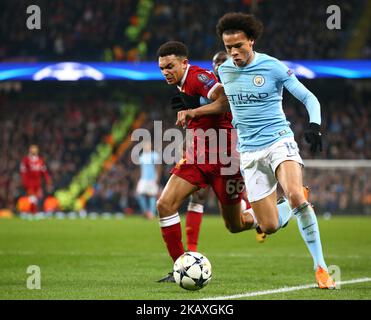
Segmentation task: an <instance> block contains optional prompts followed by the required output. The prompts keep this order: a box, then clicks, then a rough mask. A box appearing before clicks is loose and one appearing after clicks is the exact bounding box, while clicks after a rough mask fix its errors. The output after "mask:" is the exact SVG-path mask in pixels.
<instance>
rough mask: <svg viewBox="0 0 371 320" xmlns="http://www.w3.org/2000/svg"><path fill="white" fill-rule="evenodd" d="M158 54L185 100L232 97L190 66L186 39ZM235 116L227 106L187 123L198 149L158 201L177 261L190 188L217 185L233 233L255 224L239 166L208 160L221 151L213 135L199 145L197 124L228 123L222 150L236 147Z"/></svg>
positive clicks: (169, 80) (218, 101) (219, 101)
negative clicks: (244, 202) (226, 167)
mask: <svg viewBox="0 0 371 320" xmlns="http://www.w3.org/2000/svg"><path fill="white" fill-rule="evenodd" d="M157 56H158V62H159V67H160V69H161V72H162V74H163V75H164V77H165V79H166V82H167V83H168V84H170V85H177V86H178V89H179V91H180V98H182V99H183V101H184V100H185V99H193V100H194V99H195V98H196V99H198V100H199V101H201V102H202V103H203V104H209V103H214V104H225V103H228V100H227V98H226V96H225V94H224V90H223V87H222V85H221V84H220V83H219V82H218V80H217V78H216V77H215V75H214V74H213V73H212V72H210V71H208V70H205V69H202V68H199V67H197V66H191V65H190V64H189V63H188V58H187V57H188V50H187V47H186V46H185V45H184V44H183V43H181V42H177V41H169V42H166V43H165V44H163V45H162V46H161V47H160V48H159V50H158V52H157ZM186 104H187V103H186ZM191 104H192V103H191ZM231 120H232V115H231V113H230V112H226V113H223V114H219V115H216V116H205V117H199V118H197V119H192V120H190V121H189V122H188V124H187V125H188V129H192V130H194V150H193V151H191V154H190V151H189V150H186V153H187V156H186V158H185V159H182V160H181V161H180V162H179V163H178V164H177V165H176V166H175V167H174V168H173V169H172V171H171V173H172V175H171V177H170V179H169V180H168V182H167V184H166V186H165V188H164V190H163V192H162V194H161V196H160V198H159V200H158V201H157V210H158V213H159V223H160V227H161V232H162V236H163V239H164V241H165V243H166V246H167V249H168V252H169V255H170V256H171V258H172V259H173V261H175V260H176V259H177V258H178V257H179V256H181V255H182V254H183V253H184V252H185V251H184V247H183V243H182V232H181V225H180V217H179V214H178V209H179V207H180V205H181V204H182V202H183V201H184V200H185V199H186V198H187V197H188V196H189V195H190V194H192V193H193V192H195V191H197V190H199V189H200V188H205V187H206V186H208V185H210V186H211V187H212V188H213V190H214V192H215V194H216V196H217V198H218V200H219V207H220V210H221V213H222V216H223V218H224V221H225V224H226V227H227V228H228V229H229V230H230V231H231V232H232V233H236V232H241V231H244V230H249V229H255V228H256V227H257V223H256V219H255V216H254V214H253V212H251V211H250V212H247V211H245V212H242V209H241V199H242V193H243V191H244V184H243V178H242V176H241V174H240V172H239V170H238V169H237V170H236V172H235V173H234V174H231V175H222V174H221V171H222V168H223V165H222V164H221V162H220V159H218V162H217V163H216V164H212V163H209V162H208V159H209V155H210V154H211V153H212V152H216V153H217V152H218V150H209V148H208V146H210V145H211V144H210V141H209V144H207V143H205V141H203V142H204V143H205V148H203V149H201V148H200V149H198V147H199V146H201V145H203V143H202V142H201V141H199V139H205V134H204V135H200V133H199V130H196V129H201V131H202V132H205V131H206V130H208V129H215V130H216V132H218V130H219V129H225V132H227V137H228V139H227V140H228V141H229V146H228V149H229V150H221V152H225V151H226V152H227V153H228V152H229V154H231V152H232V153H233V152H234V150H235V146H232V145H231V141H232V140H233V139H232V128H233V127H232V125H231ZM200 153H204V155H205V160H206V162H205V163H199V162H197V161H196V162H192V161H190V160H191V159H192V158H194V157H196V158H197V156H198V155H199V154H200ZM232 159H233V157H232ZM237 162H238V159H237ZM237 168H238V166H237ZM160 281H161V282H173V279H172V274H169V275H167V276H166V277H165V278H163V279H161V280H160Z"/></svg>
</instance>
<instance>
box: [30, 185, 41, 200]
mask: <svg viewBox="0 0 371 320" xmlns="http://www.w3.org/2000/svg"><path fill="white" fill-rule="evenodd" d="M26 192H27V195H28V196H35V197H36V198H38V199H41V198H42V196H43V190H42V188H41V186H39V185H35V186H28V187H27V188H26Z"/></svg>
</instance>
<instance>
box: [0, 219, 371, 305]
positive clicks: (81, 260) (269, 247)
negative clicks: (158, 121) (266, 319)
mask: <svg viewBox="0 0 371 320" xmlns="http://www.w3.org/2000/svg"><path fill="white" fill-rule="evenodd" d="M319 224H320V229H321V238H322V244H323V249H324V253H325V259H326V262H327V264H328V265H337V266H339V267H340V270H341V279H342V281H347V280H353V279H359V278H366V277H371V232H370V231H371V217H333V218H332V219H330V220H324V219H322V218H319ZM182 225H183V228H184V220H183V221H182ZM183 235H184V232H183ZM199 251H200V252H201V253H203V254H204V255H206V256H207V257H208V258H209V260H210V261H211V264H212V267H213V279H212V281H211V283H210V284H209V285H208V286H207V287H205V288H204V289H202V290H200V291H197V292H191V291H186V290H183V289H181V288H180V287H178V286H177V285H175V284H171V283H157V282H156V280H158V279H159V278H161V277H162V276H164V275H165V274H166V273H167V272H169V271H170V270H171V268H172V262H171V260H170V258H169V257H168V255H167V251H166V249H165V245H164V243H163V241H162V238H161V234H160V230H159V226H158V223H157V221H146V220H144V219H142V218H141V217H135V216H134V217H125V218H123V219H122V220H115V219H112V220H103V219H98V220H89V219H86V220H41V221H24V220H20V219H18V218H15V219H10V220H5V219H3V220H0V299H124V300H126V299H130V300H136V299H156V300H162V299H168V300H169V299H182V300H186V299H202V298H212V297H216V296H228V295H235V294H242V293H248V292H256V291H263V290H271V289H272V290H274V289H277V288H282V287H292V286H300V285H306V284H311V283H314V272H313V265H312V259H311V257H310V255H309V253H308V251H307V248H306V246H305V244H304V242H303V240H302V239H301V237H300V234H299V232H298V229H297V224H296V221H291V222H290V223H289V225H288V227H287V228H286V229H283V230H280V231H279V232H278V233H277V234H275V235H272V236H270V237H269V238H268V240H267V241H266V242H265V243H263V244H259V243H257V242H256V241H255V231H249V232H242V233H240V234H230V233H228V232H227V230H226V229H225V227H224V225H223V221H222V219H221V218H220V217H218V216H205V217H204V220H203V223H202V227H201V235H200V242H199ZM30 265H37V266H39V267H40V269H41V289H40V290H30V289H27V286H26V283H27V277H28V276H29V274H27V272H26V270H27V267H28V266H30ZM243 299H247V298H243ZM248 299H371V282H361V283H355V284H348V285H343V286H342V287H341V289H340V290H332V291H323V290H319V289H317V288H310V289H305V290H300V291H291V292H286V293H274V294H268V295H263V296H255V297H250V298H248Z"/></svg>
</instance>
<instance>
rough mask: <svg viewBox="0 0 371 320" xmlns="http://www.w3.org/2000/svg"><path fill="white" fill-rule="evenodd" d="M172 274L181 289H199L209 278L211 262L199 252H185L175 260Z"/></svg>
mask: <svg viewBox="0 0 371 320" xmlns="http://www.w3.org/2000/svg"><path fill="white" fill-rule="evenodd" d="M173 274H174V279H175V282H176V283H177V284H179V285H180V286H181V287H182V288H183V289H187V290H192V291H194V290H200V289H201V288H203V287H205V286H206V285H207V284H208V283H209V282H210V280H211V264H210V261H209V260H208V259H207V258H206V257H205V256H204V255H202V254H201V253H198V252H186V253H184V254H182V255H181V256H180V257H179V258H178V259H177V260H176V261H175V263H174V268H173Z"/></svg>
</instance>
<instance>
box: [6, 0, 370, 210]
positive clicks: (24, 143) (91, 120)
mask: <svg viewBox="0 0 371 320" xmlns="http://www.w3.org/2000/svg"><path fill="white" fill-rule="evenodd" d="M30 4H31V3H30V2H29V1H27V0H17V1H10V0H9V1H1V2H0V37H1V39H2V41H1V42H0V62H18V61H19V62H27V61H29V62H32V61H61V60H74V61H147V60H155V59H156V56H155V54H156V51H157V48H158V47H159V46H160V45H161V44H162V43H164V42H165V41H168V40H180V41H183V42H185V43H186V44H187V45H188V46H189V50H190V59H191V62H192V61H194V60H208V61H210V59H211V57H212V56H213V54H214V53H215V52H217V51H219V50H220V49H222V45H221V42H220V40H219V39H218V38H217V36H216V34H215V26H216V23H217V21H218V19H219V18H220V17H221V16H222V15H223V14H224V13H226V12H230V11H243V12H250V13H254V14H255V15H256V16H257V17H259V18H260V19H261V20H262V22H263V23H264V33H263V36H262V38H261V39H260V40H259V41H258V42H257V44H256V47H255V48H256V50H257V51H261V52H265V53H267V54H270V55H272V56H275V57H276V58H278V59H282V60H290V59H303V60H304V59H347V58H360V59H362V58H363V59H367V58H371V46H370V43H371V41H370V40H371V38H370V37H371V33H370V32H368V31H369V29H368V27H369V26H370V21H368V20H367V19H366V20H365V14H364V13H365V12H368V11H367V10H369V9H370V8H369V7H370V5H371V3H370V2H369V1H366V0H337V1H336V4H337V5H338V6H339V7H340V9H341V30H330V29H328V28H327V26H326V22H327V19H328V17H329V14H328V13H327V12H326V9H327V7H328V6H329V5H332V4H334V3H333V1H331V0H324V1H318V2H314V1H312V0H303V1H296V0H286V1H277V0H225V1H214V2H213V3H212V5H210V1H206V0H199V1H191V0H179V1H171V0H140V1H134V0H105V1H101V0H90V1H81V0H73V1H72V0H53V1H47V0H35V1H33V2H32V4H36V5H39V6H40V8H41V22H42V28H41V30H28V29H27V28H26V27H25V20H26V19H27V14H26V10H25V8H26V7H27V6H28V5H30ZM7 84H9V83H5V84H3V83H2V84H0V209H1V208H10V209H11V210H16V203H17V200H18V199H19V197H20V196H21V195H23V194H24V190H23V189H22V186H21V179H20V174H19V166H20V161H21V159H22V157H23V156H24V155H25V154H26V153H27V149H28V147H29V145H30V144H37V145H38V146H39V148H40V153H41V156H42V157H43V158H44V159H45V161H46V164H47V167H48V169H49V172H50V175H51V178H52V187H53V191H56V190H60V189H61V188H66V187H68V186H69V184H70V183H71V180H72V178H73V177H74V176H75V175H76V174H77V173H78V172H79V171H80V170H81V168H83V167H84V166H85V165H86V164H87V163H88V162H89V159H90V156H91V154H92V152H93V151H94V150H95V148H96V145H97V144H98V143H99V142H100V141H102V140H103V139H105V137H106V135H107V134H108V133H109V131H110V129H111V127H112V125H113V124H114V123H115V121H116V120H117V119H118V118H119V113H120V112H119V108H120V106H121V105H122V104H123V103H124V104H125V102H126V101H127V99H126V98H124V97H123V93H125V94H126V96H128V97H129V98H135V100H136V105H137V106H138V110H140V111H143V112H145V113H146V114H147V120H146V122H145V123H144V124H143V127H145V128H148V129H149V130H152V129H153V128H152V126H153V121H155V120H162V121H163V128H164V130H165V129H166V128H170V127H174V122H175V112H174V111H173V110H171V109H170V107H169V105H168V101H169V98H170V96H169V88H167V86H166V85H165V83H161V82H156V83H154V82H137V83H135V84H133V83H132V82H118V81H117V82H103V83H102V82H100V83H91V82H89V84H87V85H86V84H84V85H83V84H82V82H78V83H75V84H74V85H73V86H74V88H73V90H72V89H71V85H70V84H60V83H58V85H55V83H49V84H48V85H46V84H45V83H43V84H40V85H37V84H34V85H29V84H28V85H26V84H25V83H22V82H15V83H11V85H10V87H11V88H15V89H14V90H12V89H11V90H10V91H9V90H8V89H6V88H8V86H7ZM305 84H306V85H307V86H308V88H309V89H310V90H311V91H313V93H314V94H315V95H316V96H317V97H318V98H319V100H320V102H321V106H322V123H323V124H322V131H323V133H324V136H323V141H324V150H323V152H322V153H321V154H318V155H316V156H315V158H317V159H371V103H370V101H371V96H370V92H371V90H370V87H371V85H370V83H369V80H353V79H352V80H335V79H316V80H312V81H307V82H306V83H305ZM8 91H9V92H8ZM126 96H125V97H126ZM284 110H285V113H286V115H287V117H288V120H289V121H290V122H291V123H292V128H293V130H294V132H295V136H296V140H297V142H298V144H299V147H300V149H301V155H302V157H303V158H304V159H311V158H313V155H311V154H310V152H309V148H308V145H307V144H306V143H305V142H304V138H303V134H304V130H305V126H306V124H307V121H308V115H307V111H306V110H305V107H304V106H303V105H301V104H300V103H299V102H298V101H297V100H295V99H294V98H293V97H292V96H291V95H289V94H286V93H285V97H284ZM130 151H131V148H129V149H128V150H127V151H126V152H125V153H124V154H123V156H122V157H121V158H120V159H119V161H118V162H117V163H115V164H114V165H113V166H112V168H110V169H109V170H103V171H102V172H101V173H100V175H99V176H98V178H97V180H96V182H95V184H94V186H93V187H94V195H93V196H92V197H91V198H90V199H89V200H88V201H87V203H86V209H87V210H88V211H95V212H123V213H127V214H129V213H133V212H138V210H139V206H138V203H137V201H136V194H135V187H136V183H137V181H138V178H139V167H138V166H136V165H134V164H133V163H132V161H131V158H130ZM158 151H160V152H161V150H158ZM170 168H171V166H164V168H163V170H162V177H161V186H162V187H163V186H164V185H165V183H166V181H167V179H168V177H169V170H170ZM324 174H325V175H324ZM370 181H371V172H370V169H357V168H354V169H353V170H328V171H324V170H318V169H311V168H308V169H307V170H306V174H305V184H307V185H309V186H310V187H311V188H312V190H313V192H312V201H313V202H314V203H315V205H316V206H317V207H318V208H319V210H321V211H323V212H325V211H329V212H344V213H345V212H348V213H349V212H350V211H351V212H356V213H362V212H365V213H370V212H369V211H370V208H371V182H370ZM207 210H209V211H210V212H216V211H217V209H216V201H215V197H213V196H212V195H210V197H209V200H208V204H207Z"/></svg>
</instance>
